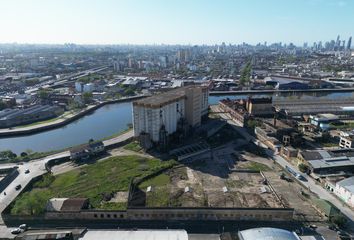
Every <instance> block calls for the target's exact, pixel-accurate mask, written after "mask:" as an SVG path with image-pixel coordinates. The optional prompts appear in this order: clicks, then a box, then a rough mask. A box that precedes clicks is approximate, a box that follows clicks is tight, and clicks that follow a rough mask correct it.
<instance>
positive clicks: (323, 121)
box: [309, 113, 339, 131]
mask: <svg viewBox="0 0 354 240" xmlns="http://www.w3.org/2000/svg"><path fill="white" fill-rule="evenodd" d="M338 120H339V117H338V116H337V115H335V114H331V113H327V114H325V113H322V114H317V115H310V116H309V121H310V123H311V124H312V125H314V126H315V127H317V128H318V129H320V130H324V131H326V130H328V129H329V128H330V123H333V122H337V121H338Z"/></svg>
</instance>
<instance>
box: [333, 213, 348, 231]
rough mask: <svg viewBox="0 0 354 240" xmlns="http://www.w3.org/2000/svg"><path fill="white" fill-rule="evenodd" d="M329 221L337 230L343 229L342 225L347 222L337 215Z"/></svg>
mask: <svg viewBox="0 0 354 240" xmlns="http://www.w3.org/2000/svg"><path fill="white" fill-rule="evenodd" d="M330 221H331V223H333V224H335V225H337V226H338V227H339V228H342V227H344V225H345V224H346V223H347V221H348V220H347V218H346V217H345V216H343V215H342V214H338V215H335V216H333V217H331V219H330Z"/></svg>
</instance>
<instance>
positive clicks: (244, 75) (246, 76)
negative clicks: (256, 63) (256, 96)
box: [240, 61, 252, 85]
mask: <svg viewBox="0 0 354 240" xmlns="http://www.w3.org/2000/svg"><path fill="white" fill-rule="evenodd" d="M251 70H252V64H251V61H248V62H247V64H246V66H245V67H244V68H243V69H242V72H241V78H240V83H241V85H246V84H247V83H248V82H249V81H250V77H251Z"/></svg>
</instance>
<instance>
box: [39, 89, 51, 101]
mask: <svg viewBox="0 0 354 240" xmlns="http://www.w3.org/2000/svg"><path fill="white" fill-rule="evenodd" d="M49 93H50V92H49V91H48V90H45V89H41V90H39V91H38V96H39V98H40V99H48V97H49Z"/></svg>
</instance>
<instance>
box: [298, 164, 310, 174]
mask: <svg viewBox="0 0 354 240" xmlns="http://www.w3.org/2000/svg"><path fill="white" fill-rule="evenodd" d="M298 168H299V170H300V172H303V173H305V172H307V171H308V169H309V168H308V166H307V165H306V164H303V163H300V164H299V165H298Z"/></svg>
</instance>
